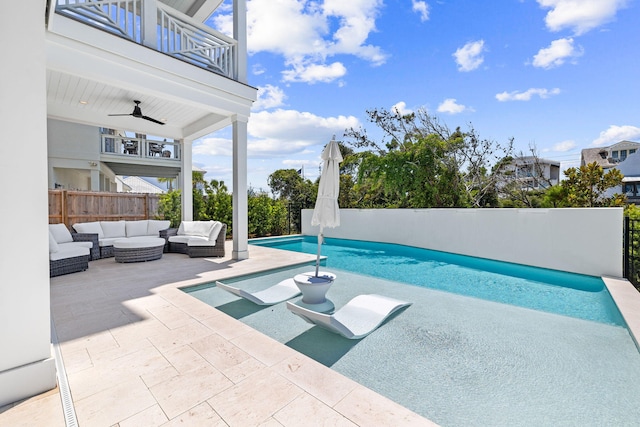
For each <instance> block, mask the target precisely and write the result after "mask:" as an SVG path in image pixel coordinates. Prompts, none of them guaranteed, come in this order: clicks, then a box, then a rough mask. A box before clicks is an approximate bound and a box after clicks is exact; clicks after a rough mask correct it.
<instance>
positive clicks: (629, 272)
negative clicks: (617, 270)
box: [624, 217, 640, 291]
mask: <svg viewBox="0 0 640 427" xmlns="http://www.w3.org/2000/svg"><path fill="white" fill-rule="evenodd" d="M624 277H625V278H626V279H627V280H629V281H630V282H631V283H632V284H633V286H635V287H636V289H638V290H639V291H640V220H637V219H630V218H629V217H625V218H624Z"/></svg>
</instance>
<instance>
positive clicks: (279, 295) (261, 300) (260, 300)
mask: <svg viewBox="0 0 640 427" xmlns="http://www.w3.org/2000/svg"><path fill="white" fill-rule="evenodd" d="M216 286H217V287H218V288H220V289H224V290H225V291H227V292H231V293H232V294H234V295H237V296H239V297H242V298H244V299H247V300H249V301H251V302H252V303H254V304H258V305H273V304H277V303H279V302H282V301H286V300H288V299H291V298H293V297H297V296H298V295H300V294H301V292H300V289H298V287H297V286H296V283H295V282H294V281H293V279H285V280H283V281H282V282H280V283H278V284H277V285H273V286H271V287H270V288H267V289H264V290H262V291H258V292H247V291H243V290H242V289H240V288H235V287H233V286H229V285H225V284H224V283H222V282H216Z"/></svg>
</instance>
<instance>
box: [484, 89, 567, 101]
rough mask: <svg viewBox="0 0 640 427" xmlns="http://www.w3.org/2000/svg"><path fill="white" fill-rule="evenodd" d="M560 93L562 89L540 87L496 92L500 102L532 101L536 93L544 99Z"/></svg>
mask: <svg viewBox="0 0 640 427" xmlns="http://www.w3.org/2000/svg"><path fill="white" fill-rule="evenodd" d="M559 93H560V89H558V88H554V89H551V90H549V89H539V88H531V89H527V90H526V91H525V92H518V91H514V92H502V93H498V94H496V99H497V100H498V101H500V102H505V101H530V100H531V98H532V97H533V96H534V95H537V96H539V97H540V98H542V99H546V98H549V97H550V96H553V95H558V94H559Z"/></svg>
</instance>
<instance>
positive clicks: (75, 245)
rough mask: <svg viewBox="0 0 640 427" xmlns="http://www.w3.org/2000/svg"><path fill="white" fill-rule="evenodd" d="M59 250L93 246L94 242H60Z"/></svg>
mask: <svg viewBox="0 0 640 427" xmlns="http://www.w3.org/2000/svg"><path fill="white" fill-rule="evenodd" d="M58 248H59V249H58V251H60V252H61V251H66V250H68V249H69V248H88V249H91V248H93V242H66V243H58Z"/></svg>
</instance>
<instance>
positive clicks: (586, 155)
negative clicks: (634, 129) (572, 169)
mask: <svg viewBox="0 0 640 427" xmlns="http://www.w3.org/2000/svg"><path fill="white" fill-rule="evenodd" d="M638 149H640V143H638V142H633V141H620V142H618V143H616V144H613V145H611V146H610V147H597V148H586V149H584V150H582V153H581V155H580V165H581V166H585V165H588V164H591V163H593V162H596V163H597V164H598V166H601V167H602V168H603V169H609V168H612V167H614V166H616V165H617V164H618V163H620V162H624V161H625V160H626V158H627V157H628V156H629V155H631V154H634V153H635V152H636V151H637V150H638Z"/></svg>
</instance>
